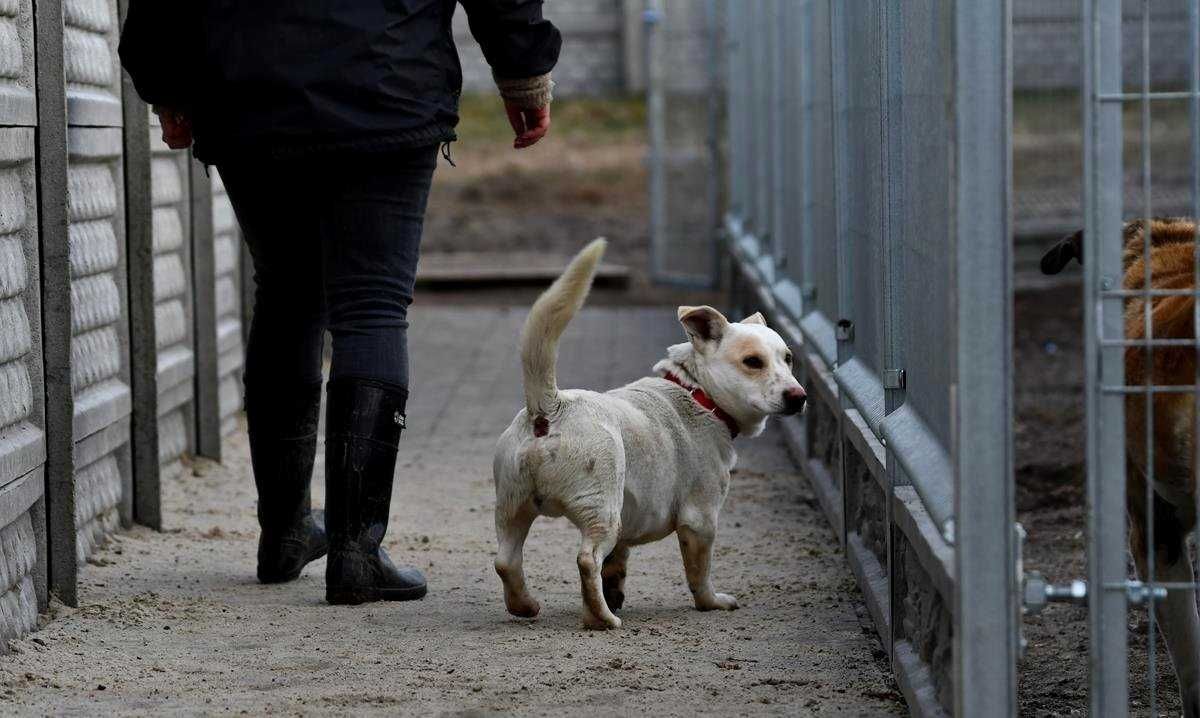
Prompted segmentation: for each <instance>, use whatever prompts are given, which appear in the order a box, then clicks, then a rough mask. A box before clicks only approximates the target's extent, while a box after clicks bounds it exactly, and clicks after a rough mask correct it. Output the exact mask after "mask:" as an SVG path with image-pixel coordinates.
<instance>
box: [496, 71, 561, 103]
mask: <svg viewBox="0 0 1200 718" xmlns="http://www.w3.org/2000/svg"><path fill="white" fill-rule="evenodd" d="M493 79H494V80H495V81H496V87H497V88H498V89H499V90H500V96H501V97H503V98H504V101H505V102H507V103H509V104H510V105H515V106H516V107H519V108H521V109H522V110H537V109H541V108H543V107H545V106H546V105H549V104H550V101H551V100H552V99H554V95H553V90H554V81H553V80H551V79H550V73H548V72H547V73H546V74H545V75H538V76H537V77H527V78H524V79H520V80H510V79H505V78H501V77H495V75H493Z"/></svg>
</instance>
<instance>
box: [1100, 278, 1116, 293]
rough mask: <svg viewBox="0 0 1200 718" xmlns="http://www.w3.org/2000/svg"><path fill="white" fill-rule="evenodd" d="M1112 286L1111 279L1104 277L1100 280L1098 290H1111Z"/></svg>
mask: <svg viewBox="0 0 1200 718" xmlns="http://www.w3.org/2000/svg"><path fill="white" fill-rule="evenodd" d="M1112 285H1113V280H1112V277H1108V276H1104V277H1101V278H1100V288H1101V289H1105V290H1108V289H1112Z"/></svg>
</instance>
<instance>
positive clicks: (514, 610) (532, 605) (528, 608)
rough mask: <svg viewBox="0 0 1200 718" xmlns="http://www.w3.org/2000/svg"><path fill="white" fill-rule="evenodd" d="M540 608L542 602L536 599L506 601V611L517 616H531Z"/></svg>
mask: <svg viewBox="0 0 1200 718" xmlns="http://www.w3.org/2000/svg"><path fill="white" fill-rule="evenodd" d="M541 610H542V604H540V603H538V602H537V600H536V599H533V598H525V599H524V600H520V601H510V602H509V603H508V612H509V613H511V614H512V615H514V616H516V617H518V618H533V617H534V616H536V615H538V613H540V612H541Z"/></svg>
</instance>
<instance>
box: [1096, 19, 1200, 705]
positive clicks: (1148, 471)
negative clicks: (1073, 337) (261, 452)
mask: <svg viewBox="0 0 1200 718" xmlns="http://www.w3.org/2000/svg"><path fill="white" fill-rule="evenodd" d="M1188 5H1190V8H1180V6H1179V5H1178V4H1175V3H1151V2H1149V1H1148V0H1144V1H1142V2H1136V3H1131V2H1124V3H1123V2H1120V0H1088V2H1086V3H1085V4H1084V23H1083V32H1084V38H1085V48H1086V53H1085V61H1084V68H1083V69H1084V102H1083V106H1084V121H1085V134H1084V170H1085V171H1084V182H1085V192H1084V209H1085V220H1086V222H1085V228H1084V231H1083V235H1082V238H1081V240H1079V241H1081V242H1082V247H1081V248H1080V249H1081V251H1082V254H1083V256H1084V257H1086V258H1087V261H1086V262H1084V271H1085V274H1084V295H1085V322H1086V350H1087V359H1088V361H1087V369H1088V374H1087V384H1086V391H1087V417H1088V419H1087V423H1088V442H1087V444H1088V451H1087V477H1088V491H1087V493H1088V509H1089V511H1088V519H1089V526H1088V574H1089V594H1088V601H1089V612H1090V624H1089V625H1090V631H1091V635H1090V643H1089V645H1090V651H1091V655H1090V658H1091V667H1092V671H1091V688H1090V693H1091V695H1090V703H1091V709H1092V712H1093V713H1094V714H1096V715H1124V714H1126V713H1127V712H1129V709H1130V708H1131V707H1134V706H1136V707H1137V711H1138V712H1142V711H1145V712H1147V713H1148V714H1149V715H1159V714H1160V712H1162V711H1168V712H1170V713H1173V714H1178V713H1179V711H1180V709H1182V711H1183V712H1184V714H1185V715H1189V716H1191V715H1197V714H1200V618H1198V617H1197V608H1196V588H1197V586H1196V582H1195V575H1194V570H1193V566H1192V558H1191V553H1190V551H1189V548H1188V542H1189V538H1190V537H1189V532H1191V531H1192V530H1193V528H1194V526H1195V520H1196V512H1197V503H1196V490H1195V487H1196V473H1195V472H1196V466H1195V460H1196V459H1195V453H1194V452H1195V447H1196V440H1197V436H1198V435H1200V424H1198V423H1197V419H1196V414H1195V404H1194V402H1195V397H1196V395H1197V394H1200V374H1197V371H1198V364H1197V359H1196V350H1197V343H1196V342H1197V340H1196V337H1197V336H1200V334H1197V325H1198V324H1200V313H1198V311H1197V306H1198V305H1197V302H1196V293H1197V290H1196V287H1197V271H1198V270H1197V267H1198V266H1200V263H1198V262H1197V261H1196V257H1197V253H1198V252H1200V248H1198V247H1200V245H1198V243H1197V241H1196V225H1195V219H1194V218H1195V217H1196V216H1197V215H1200V179H1198V177H1200V127H1198V125H1197V122H1200V3H1197V2H1195V1H1192V2H1190V3H1188ZM1164 6H1166V7H1165V8H1164ZM1181 9H1183V10H1185V11H1186V15H1185V16H1184V17H1183V18H1182V20H1183V22H1182V23H1181V25H1182V27H1184V28H1187V30H1188V35H1189V37H1188V38H1187V42H1186V43H1183V44H1184V45H1185V46H1186V47H1187V48H1188V50H1189V57H1188V61H1187V63H1186V66H1187V72H1186V73H1181V72H1179V70H1178V68H1177V67H1176V64H1177V62H1176V59H1177V57H1178V55H1177V53H1178V51H1179V44H1180V43H1173V44H1171V45H1167V46H1165V47H1163V48H1162V49H1161V50H1160V48H1159V44H1160V37H1159V33H1158V30H1160V29H1162V28H1161V25H1160V22H1161V17H1162V16H1161V15H1159V13H1161V12H1163V11H1164V10H1166V11H1171V12H1176V13H1178V11H1179V10H1181ZM1177 32H1178V27H1173V28H1171V29H1170V30H1167V31H1166V32H1165V33H1163V34H1164V35H1165V36H1170V35H1171V34H1173V33H1177ZM1181 74H1183V75H1185V77H1184V78H1180V77H1179V75H1181ZM1184 118H1186V119H1184ZM1180 120H1183V121H1182V122H1181V121H1180ZM1180 125H1182V127H1180ZM1172 128H1173V129H1172ZM1180 134H1182V135H1184V136H1185V137H1186V139H1185V140H1184V141H1183V142H1182V143H1181V142H1179V141H1178V139H1175V138H1173V135H1180ZM1185 148H1186V150H1187V151H1182V150H1184V149H1185ZM1181 184H1182V185H1183V186H1185V187H1187V194H1188V195H1189V199H1190V201H1189V203H1188V204H1190V208H1189V210H1188V214H1190V215H1192V218H1191V219H1184V218H1175V219H1155V220H1151V219H1150V218H1152V217H1156V216H1158V215H1161V214H1162V213H1164V211H1165V212H1170V211H1171V208H1172V207H1177V206H1178V204H1179V196H1178V195H1179V188H1180V185H1181ZM1126 518H1128V526H1127V525H1126ZM1127 528H1128V531H1129V539H1130V540H1129V547H1130V551H1131V553H1132V554H1133V559H1134V564H1135V566H1136V569H1137V573H1138V576H1139V578H1140V582H1139V581H1131V580H1130V579H1129V576H1128V570H1127V565H1126V553H1125V535H1126V529H1127ZM1131 606H1135V607H1136V608H1135V611H1136V613H1135V614H1134V615H1135V616H1137V617H1138V620H1136V621H1134V622H1133V625H1134V626H1138V627H1139V628H1142V627H1144V631H1145V633H1144V635H1142V634H1141V630H1139V631H1137V632H1132V633H1131V632H1130V631H1129V627H1130V621H1129V614H1128V611H1129V609H1130V607H1131ZM1143 621H1144V623H1143ZM1159 633H1161V637H1162V639H1163V640H1162V644H1161V645H1163V646H1165V648H1166V649H1167V650H1166V651H1162V650H1161V649H1160V644H1159V640H1158V639H1159V636H1158V634H1159ZM1131 637H1132V638H1133V639H1134V640H1136V641H1137V642H1139V643H1140V642H1141V641H1143V640H1144V641H1145V662H1144V663H1142V658H1141V652H1140V650H1139V652H1138V654H1137V655H1136V660H1131V655H1130V650H1129V648H1130V644H1131V642H1132V641H1131ZM1172 668H1173V669H1174V670H1173V671H1172ZM1172 673H1174V674H1175V676H1176V678H1177V681H1176V683H1177V685H1170V682H1166V683H1165V682H1164V677H1169V676H1170V674H1172ZM1164 689H1165V690H1164ZM1176 689H1177V690H1176ZM1134 695H1136V696H1138V697H1139V699H1138V700H1137V701H1134V699H1133V696H1134Z"/></svg>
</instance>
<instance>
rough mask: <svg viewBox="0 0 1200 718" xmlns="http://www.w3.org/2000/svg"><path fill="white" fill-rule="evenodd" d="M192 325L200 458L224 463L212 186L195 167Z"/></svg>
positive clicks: (198, 166) (201, 168)
mask: <svg viewBox="0 0 1200 718" xmlns="http://www.w3.org/2000/svg"><path fill="white" fill-rule="evenodd" d="M190 180H191V181H190V182H189V185H190V186H191V194H192V206H191V232H192V287H193V288H194V290H195V296H194V297H193V303H192V323H193V326H194V335H195V337H196V378H195V395H196V454H197V455H199V456H206V457H208V458H210V459H215V460H217V461H220V460H221V402H220V396H219V387H220V383H221V377H220V376H218V372H217V357H218V354H219V351H218V349H217V299H216V287H217V274H216V258H215V257H214V255H213V214H212V213H213V210H212V182H211V180H210V178H209V176H208V171H207V170H206V169H205V167H204V166H203V165H201V164H200V163H199V162H196V161H195V160H193V161H192V163H191V178H190Z"/></svg>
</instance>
